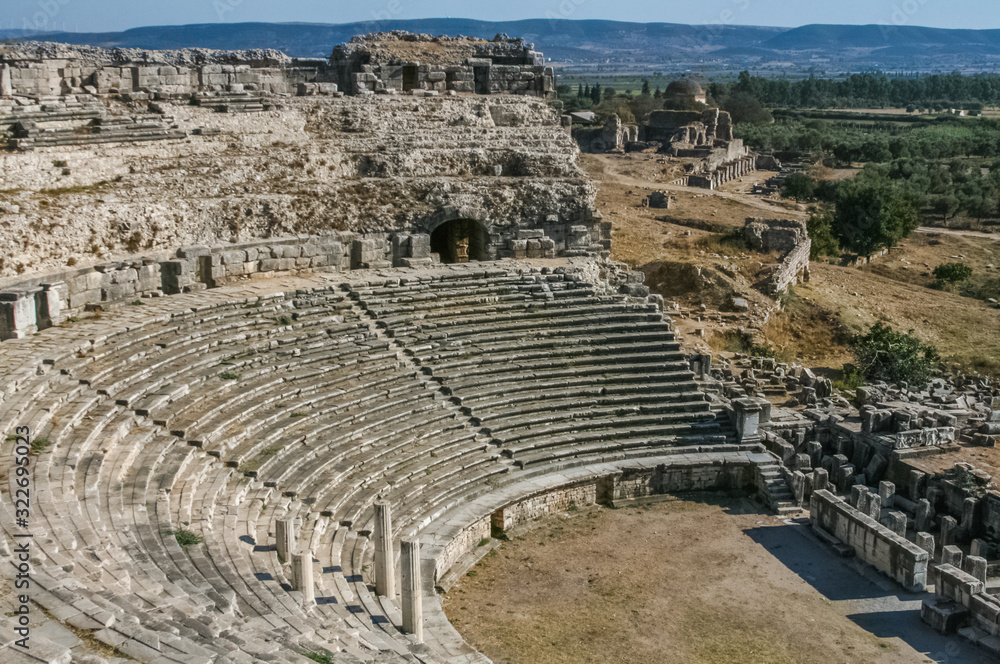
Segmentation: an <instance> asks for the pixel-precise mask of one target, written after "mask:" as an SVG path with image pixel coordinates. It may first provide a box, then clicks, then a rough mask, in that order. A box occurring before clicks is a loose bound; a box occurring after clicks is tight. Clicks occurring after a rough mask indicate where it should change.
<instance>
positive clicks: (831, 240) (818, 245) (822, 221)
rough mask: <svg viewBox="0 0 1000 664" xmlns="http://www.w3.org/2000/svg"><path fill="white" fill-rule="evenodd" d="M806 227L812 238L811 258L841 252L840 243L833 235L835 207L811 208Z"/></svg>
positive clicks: (836, 254)
mask: <svg viewBox="0 0 1000 664" xmlns="http://www.w3.org/2000/svg"><path fill="white" fill-rule="evenodd" d="M806 229H807V230H808V231H809V239H810V240H812V246H811V247H810V249H809V258H811V259H813V260H815V259H817V258H819V257H821V256H838V255H839V254H840V243H839V242H837V238H836V237H834V235H833V209H832V208H831V207H830V206H828V205H826V206H823V207H821V208H819V209H816V208H813V209H811V210H810V211H809V220H808V221H807V222H806Z"/></svg>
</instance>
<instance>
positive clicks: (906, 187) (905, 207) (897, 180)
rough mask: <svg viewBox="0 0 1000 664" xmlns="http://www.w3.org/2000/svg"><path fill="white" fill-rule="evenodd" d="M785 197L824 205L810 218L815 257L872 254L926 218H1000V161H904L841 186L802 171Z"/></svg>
mask: <svg viewBox="0 0 1000 664" xmlns="http://www.w3.org/2000/svg"><path fill="white" fill-rule="evenodd" d="M785 194H786V195H788V196H791V197H794V198H796V199H797V200H802V199H810V198H815V199H817V200H819V201H820V202H821V205H820V207H819V208H818V209H817V210H816V211H814V213H813V215H812V217H811V219H810V220H809V227H810V228H809V232H810V236H811V237H812V238H813V255H814V257H817V256H824V255H836V254H837V253H838V252H839V250H840V249H841V248H843V249H847V250H849V251H853V252H855V253H857V254H861V255H869V254H871V253H874V252H875V251H878V250H879V249H882V248H885V247H891V246H893V245H894V244H896V243H897V242H899V241H900V240H902V239H903V238H905V237H906V236H907V235H909V233H910V232H911V231H912V230H913V229H914V228H916V227H917V226H918V225H919V224H920V222H921V219H922V218H923V217H924V216H925V215H928V216H929V215H940V216H941V220H942V221H944V222H947V221H948V220H950V219H951V218H953V217H954V216H955V215H957V214H959V213H964V214H966V215H968V216H970V217H974V218H976V219H977V220H982V219H984V218H993V217H1000V161H996V162H994V163H993V164H992V165H991V166H990V167H989V168H986V169H984V168H983V167H982V166H980V165H979V164H976V163H969V162H964V161H959V160H953V161H951V162H946V163H943V162H935V161H930V160H926V159H899V160H896V161H893V162H891V163H889V164H869V165H867V166H865V167H864V168H863V169H861V171H860V172H859V173H858V174H857V175H856V176H855V177H854V178H852V179H850V180H844V181H842V182H839V183H837V182H830V181H822V182H818V181H816V180H815V179H814V178H813V177H812V176H810V175H808V174H806V173H796V174H793V175H791V176H790V177H789V178H788V179H786V181H785Z"/></svg>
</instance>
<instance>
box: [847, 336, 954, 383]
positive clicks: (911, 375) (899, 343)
mask: <svg viewBox="0 0 1000 664" xmlns="http://www.w3.org/2000/svg"><path fill="white" fill-rule="evenodd" d="M851 350H852V351H853V352H854V357H855V360H856V361H857V366H858V369H859V370H860V371H861V373H863V374H864V376H865V378H867V379H868V380H870V381H880V380H882V381H886V382H890V383H898V382H900V381H906V382H907V383H910V384H912V385H920V386H922V385H925V384H926V383H927V381H929V380H930V378H931V376H932V375H933V373H934V368H935V365H936V364H937V362H938V360H939V356H938V353H937V350H936V349H935V348H934V347H933V346H930V345H928V344H925V343H923V342H922V341H920V339H917V338H916V337H915V336H913V330H910V332H909V333H904V332H896V331H895V330H893V329H892V328H891V327H890V326H888V325H884V324H883V323H876V324H875V325H873V326H872V327H871V329H870V330H868V332H867V333H866V334H864V335H859V336H857V337H855V338H854V340H853V342H852V343H851Z"/></svg>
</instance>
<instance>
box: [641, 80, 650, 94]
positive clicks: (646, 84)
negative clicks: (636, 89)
mask: <svg viewBox="0 0 1000 664" xmlns="http://www.w3.org/2000/svg"><path fill="white" fill-rule="evenodd" d="M642 94H644V95H646V96H649V79H646V78H644V79H642Z"/></svg>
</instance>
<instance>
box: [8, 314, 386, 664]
mask: <svg viewBox="0 0 1000 664" xmlns="http://www.w3.org/2000/svg"><path fill="white" fill-rule="evenodd" d="M145 332H148V329H147V330H145ZM145 332H144V333H143V335H142V336H145ZM122 336H123V335H116V337H117V338H115V340H114V344H115V349H116V350H119V351H120V350H121V349H123V348H127V347H128V346H130V345H132V344H130V343H125V342H126V341H127V339H123V338H121V337H122ZM124 336H127V335H124ZM133 350H134V349H133ZM129 357H131V355H126V356H124V359H125V364H124V365H123V366H128V364H129V360H128V358H129ZM78 359H81V358H73V360H74V361H75V360H78ZM133 363H134V362H133ZM36 382H39V383H63V384H62V385H56V386H54V387H53V386H49V388H48V389H45V390H43V389H41V388H40V387H36V389H31V387H30V386H28V387H26V388H25V389H26V391H25V394H28V393H30V394H33V395H35V396H38V397H42V396H43V395H46V394H58V393H61V392H60V389H63V388H65V389H68V390H70V392H77V393H79V392H82V391H84V392H87V394H86V395H84V396H83V397H81V398H76V399H74V398H69V399H66V400H64V403H63V404H62V405H63V408H61V409H59V408H56V409H52V408H51V404H50V411H53V412H50V415H49V417H48V418H47V420H46V421H45V422H41V421H39V423H40V424H41V428H40V429H38V434H39V435H43V434H45V435H44V436H43V437H47V438H48V439H49V448H48V449H47V451H46V452H45V453H43V454H41V455H40V456H39V461H40V463H39V466H38V468H37V469H36V480H37V481H38V482H39V483H40V484H41V485H42V486H41V487H40V490H39V492H38V494H37V501H38V502H37V503H36V505H37V508H38V509H39V511H40V513H41V514H43V515H44V519H41V520H40V522H39V525H40V526H41V527H42V529H43V530H40V531H39V532H38V541H39V542H40V543H41V542H44V543H45V544H46V545H48V546H47V548H46V549H45V550H46V551H47V552H50V553H48V555H49V556H51V557H52V558H53V560H52V566H51V567H49V566H45V567H46V569H51V570H52V571H53V572H54V573H59V571H60V570H63V573H65V570H66V569H67V568H68V569H71V570H73V572H74V574H73V576H74V578H76V577H78V576H79V575H81V574H84V575H85V576H84V577H83V578H84V579H86V580H88V581H92V582H94V584H95V587H94V588H92V589H88V590H90V591H91V592H89V593H87V594H85V595H82V596H81V599H80V600H79V602H78V603H80V605H81V606H89V604H85V602H90V603H92V604H93V607H94V612H98V613H96V614H95V615H97V616H98V618H100V617H104V618H106V617H107V616H110V615H115V613H116V612H117V614H118V615H119V621H122V622H120V623H119V629H126V631H127V632H129V633H140V632H142V633H143V634H144V635H145V636H143V638H145V640H146V641H147V642H154V641H156V642H157V643H158V644H159V647H160V649H159V650H157V649H156V648H153V649H151V648H150V646H149V645H148V644H144V642H143V641H142V640H135V639H128V638H125V637H124V636H122V635H121V633H120V632H117V631H115V629H116V628H115V627H114V626H113V625H112V626H111V627H105V625H103V623H101V621H99V620H98V621H96V624H95V623H94V622H83V623H82V624H86V625H88V627H92V628H95V629H96V628H97V627H105V629H102V630H101V633H99V634H98V638H102V640H106V641H107V642H109V643H110V644H112V645H116V646H118V647H119V649H120V650H122V652H125V653H127V654H131V655H133V656H136V657H138V658H140V659H142V660H144V661H152V660H153V659H156V658H157V657H167V658H168V659H169V658H170V657H169V656H168V655H167V652H166V651H167V650H168V648H167V646H166V645H165V643H161V642H160V641H157V639H160V640H165V639H167V636H165V635H163V634H161V635H160V636H158V637H156V638H153V637H152V636H150V635H149V634H145V632H144V631H143V630H144V629H145V628H139V627H137V626H133V625H130V624H127V623H126V622H124V620H126V618H125V617H124V616H141V618H142V622H143V624H146V625H158V626H160V628H161V629H163V630H166V632H167V633H168V634H171V633H172V634H174V635H177V634H182V635H185V634H186V636H187V637H188V638H189V639H190V638H193V639H196V640H201V639H205V640H211V639H212V638H213V637H218V636H219V634H218V632H220V631H226V630H221V628H219V627H212V628H211V629H207V630H203V631H204V633H197V632H193V631H192V629H191V627H190V625H186V624H185V623H183V622H181V621H180V620H179V618H178V615H184V616H189V617H195V618H196V617H197V616H205V621H204V622H205V625H211V623H212V621H211V620H209V617H208V616H207V615H206V611H210V610H211V611H222V612H223V613H225V612H226V611H227V610H228V611H233V610H234V609H233V607H234V606H235V604H234V602H236V600H235V598H236V597H238V596H239V594H238V593H237V592H236V591H234V590H233V589H232V588H231V586H229V587H228V588H229V589H228V590H227V586H224V585H220V586H219V587H218V588H217V587H216V585H218V584H215V583H212V579H211V578H210V577H209V576H208V575H207V573H206V572H204V570H201V569H198V567H197V566H195V567H192V566H191V564H188V563H186V562H185V560H186V559H187V558H188V557H189V552H184V551H181V550H180V549H179V547H178V544H177V542H176V541H175V540H174V538H172V537H171V536H170V531H171V530H173V529H174V528H177V527H179V524H181V523H185V524H186V523H188V519H192V520H194V519H193V517H192V516H189V515H191V514H194V513H197V511H198V510H197V509H195V508H194V505H195V498H194V496H193V495H192V494H191V493H190V492H186V491H184V490H182V489H181V488H180V487H183V488H184V489H188V488H189V486H190V489H191V491H197V485H198V484H199V481H201V483H202V484H204V483H205V481H208V484H210V485H212V486H214V487H216V488H219V487H226V486H227V482H226V481H222V482H219V479H222V480H226V479H228V477H229V476H230V475H231V474H232V472H233V471H232V470H231V469H229V468H224V466H223V465H222V464H220V463H218V462H214V460H213V459H211V458H210V457H204V459H203V460H204V461H207V462H208V463H207V464H205V465H203V466H201V470H196V468H198V464H197V463H196V462H195V460H194V459H193V455H194V454H195V453H196V452H197V451H196V450H195V449H194V448H191V447H189V446H187V445H186V443H185V441H182V440H180V439H178V438H177V437H175V436H172V435H170V434H169V433H167V432H165V431H163V430H162V428H159V427H155V426H151V425H150V424H149V423H148V421H144V420H143V418H141V417H137V416H136V415H135V413H133V412H130V411H128V410H126V409H125V408H123V407H121V406H118V405H116V404H115V403H113V401H112V400H111V399H109V398H107V397H106V396H105V395H100V394H97V393H95V392H94V391H93V390H89V388H87V386H86V385H83V384H81V383H80V382H79V381H78V380H74V379H72V378H70V377H69V376H68V375H66V374H61V373H58V372H49V373H47V374H46V375H44V376H42V377H40V378H38V379H37V380H36ZM3 405H4V406H7V405H13V404H12V403H11V401H10V400H8V401H5V403H4V404H3ZM25 414H27V413H26V412H25ZM32 423H33V424H35V422H34V421H33V422H32ZM139 423H142V424H139ZM139 430H142V431H145V433H142V434H139V433H137V431H139ZM153 432H155V433H153ZM213 464H214V466H215V469H214V470H209V471H206V470H205V469H206V468H209V469H211V467H212V465H213ZM185 473H190V474H191V475H192V477H193V478H194V477H197V478H199V479H192V481H191V482H190V483H184V482H180V483H179V484H178V480H179V478H182V477H184V475H185ZM213 478H215V479H214V480H213ZM209 480H212V481H209ZM50 486H51V487H54V489H51V490H50ZM172 490H178V493H177V494H176V495H177V496H178V499H179V500H178V501H176V502H177V503H182V502H186V504H187V506H186V507H183V508H181V507H180V506H179V505H178V507H179V510H178V511H177V513H176V514H177V516H176V517H172V518H166V517H165V516H164V515H165V514H166V513H168V512H170V510H171V505H170V500H169V496H170V493H169V492H171V491H172ZM226 493H227V492H226V491H225V490H224V489H223V490H222V491H217V494H222V496H221V499H219V501H218V502H220V503H221V504H223V505H224V504H227V503H228V499H227V497H226V495H225V494H226ZM8 495H9V494H8ZM63 505H69V506H71V507H70V508H69V509H65V508H62V506H63ZM150 513H154V514H156V517H155V518H153V519H151V518H150V517H149V516H148V515H149V514H150ZM6 523H13V521H12V520H10V521H7V522H6ZM164 526H170V527H169V528H164ZM74 552H80V553H82V554H85V555H74ZM190 557H192V558H193V557H194V556H190ZM213 558H214V557H213ZM92 560H93V561H97V562H92ZM112 561H114V562H112ZM209 571H210V570H209ZM200 573H205V576H203V580H202V581H199V580H198V577H199V574H200ZM219 578H223V577H221V576H220V575H216V578H215V580H216V581H217V579H219ZM230 578H232V576H231V577H230ZM116 579H119V580H123V581H121V582H122V583H125V584H128V583H129V582H130V581H131V585H132V586H133V590H134V587H135V585H136V581H132V579H135V580H139V579H141V581H139V583H141V586H142V588H144V590H143V591H142V592H143V594H144V595H143V598H140V599H134V598H133V599H134V601H131V602H130V601H129V600H128V599H127V598H128V597H130V594H129V592H128V591H127V588H128V586H127V585H126V586H123V587H118V588H116V592H114V593H112V596H113V597H118V596H123V597H125V598H126V600H122V602H121V603H122V604H123V606H119V607H117V609H116V607H115V606H112V605H109V604H107V602H108V601H110V600H105V599H101V596H100V594H99V592H100V591H99V590H97V582H98V581H100V582H101V583H102V584H110V583H112V582H113V581H114V580H116ZM254 585H255V586H256V585H259V584H254ZM157 589H159V590H157ZM81 590H83V589H81ZM244 590H246V589H244ZM158 592H159V593H163V594H165V595H167V596H169V597H170V598H171V613H170V615H165V614H163V613H161V612H155V614H154V613H153V612H151V611H149V610H148V609H149V605H150V604H152V603H155V602H154V601H153V600H152V598H153V597H154V596H155V595H156V594H157V593H158ZM287 595H288V593H287V592H285V591H283V590H282V592H281V594H280V597H281V599H282V600H283V601H284V600H287ZM55 599H56V600H57V599H58V598H55ZM97 600H100V601H97ZM274 601H275V596H274V595H273V593H272V594H271V596H269V597H267V599H266V600H264V601H262V602H260V603H259V604H258V607H259V609H260V610H261V611H262V613H260V614H258V617H263V616H272V615H273V613H274V610H273V607H272V606H271V604H273V602H274ZM240 606H241V607H242V604H240ZM243 608H246V607H243ZM242 612H243V610H242V609H241V613H242ZM77 613H80V612H79V611H77ZM300 613H301V615H290V616H289V619H288V620H287V621H285V626H286V627H287V628H288V629H291V627H292V626H294V625H296V624H302V623H303V621H306V620H307V619H308V616H306V615H305V614H304V613H302V612H300ZM251 615H252V613H251ZM81 620H82V619H81ZM88 620H89V621H94V620H95V619H94V618H93V617H91V618H88ZM187 620H191V618H187ZM195 622H196V623H197V622H198V621H197V620H196V621H195ZM233 624H234V626H235V625H236V624H242V621H236V622H234V623H233ZM262 627H265V629H266V631H263V632H262V634H264V635H266V637H267V638H270V635H271V633H272V632H273V636H274V637H275V639H272V640H273V641H274V642H273V643H265V642H258V641H257V640H256V639H243V640H242V641H241V647H242V648H244V657H249V655H246V654H245V653H254V658H256V657H257V656H267V657H268V658H269V659H272V657H271V656H270V655H271V654H273V652H272V651H274V650H276V649H277V648H278V641H277V640H276V639H277V638H279V637H280V638H281V639H286V637H287V635H286V634H284V633H279V632H278V631H276V628H275V626H274V625H272V624H267V625H262ZM237 631H242V628H241V629H240V630H237ZM289 633H291V632H289ZM332 636H333V637H334V638H339V637H336V636H335V635H332ZM119 637H121V641H120V642H119ZM232 637H233V638H234V639H235V638H237V637H236V631H233V633H232ZM182 641H183V639H182ZM251 641H252V642H251ZM318 643H319V645H320V646H322V645H323V643H326V645H327V646H330V647H333V648H335V649H339V650H345V651H349V650H350V649H351V648H353V646H351V645H350V643H341V644H339V645H336V646H334V645H332V644H331V643H329V642H324V641H321V640H319V641H318ZM171 648H173V646H171ZM199 648H201V650H199ZM233 649H234V645H233V643H232V642H230V641H228V640H227V641H223V642H220V643H219V645H218V647H217V648H216V649H215V650H214V651H213V650H212V649H208V650H205V649H204V648H202V646H199V645H198V644H197V643H195V642H194V641H191V642H184V643H182V644H181V647H180V649H177V648H174V650H177V653H183V654H184V655H185V656H184V657H182V658H181V659H178V660H176V661H213V660H218V661H223V659H222V657H223V654H224V653H230V652H231V651H232V650H233ZM161 651H162V652H161ZM171 652H172V651H171ZM177 653H174V654H177ZM357 654H358V655H359V656H362V657H361V658H362V659H368V658H369V657H370V655H371V653H368V654H366V653H365V652H363V651H358V652H357ZM192 656H194V657H195V658H194V659H192ZM199 657H200V658H201V659H198V658H199ZM277 659H278V660H280V661H308V660H307V659H305V658H304V657H302V656H300V655H298V654H297V651H296V650H295V649H291V650H289V652H288V653H286V654H283V655H282V656H281V657H278V658H277ZM163 661H167V660H166V659H165V660H163ZM233 661H236V660H233ZM345 661H353V658H348V659H345Z"/></svg>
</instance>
